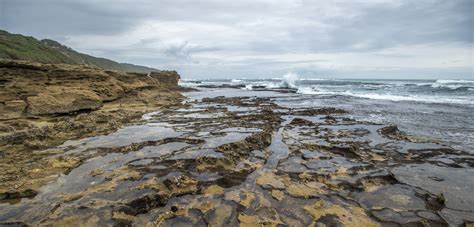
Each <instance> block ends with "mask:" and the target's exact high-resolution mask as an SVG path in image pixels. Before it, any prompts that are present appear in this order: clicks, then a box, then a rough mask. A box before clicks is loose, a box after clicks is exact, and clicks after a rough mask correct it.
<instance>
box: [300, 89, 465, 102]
mask: <svg viewBox="0 0 474 227" xmlns="http://www.w3.org/2000/svg"><path fill="white" fill-rule="evenodd" d="M297 93H300V94H306V95H344V96H352V97H358V98H366V99H375V100H389V101H413V102H425V103H455V104H471V105H472V104H474V100H473V99H466V98H463V97H442V96H428V95H394V94H378V93H357V92H351V91H328V90H324V89H321V88H314V87H300V88H298V91H297Z"/></svg>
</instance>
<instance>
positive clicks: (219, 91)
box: [180, 74, 474, 152]
mask: <svg viewBox="0 0 474 227" xmlns="http://www.w3.org/2000/svg"><path fill="white" fill-rule="evenodd" d="M180 84H181V85H182V86H187V87H195V88H198V89H200V90H209V91H212V92H213V93H215V95H224V96H229V95H234V96H269V97H274V98H275V99H276V102H277V103H278V104H279V105H282V106H286V107H320V106H330V107H336V108H342V109H345V110H347V111H349V112H350V114H351V115H352V116H351V117H353V118H355V119H357V120H361V121H369V122H373V123H380V124H395V125H397V126H398V127H399V128H400V129H401V130H403V131H405V132H407V133H409V134H413V135H416V136H420V137H424V138H429V139H434V140H439V141H441V142H443V143H445V144H448V145H450V146H452V147H453V148H456V149H461V150H466V151H469V152H474V114H473V113H474V80H386V79H304V78H303V79H302V78H298V77H297V76H296V75H293V74H288V75H285V76H283V77H282V78H273V79H207V80H186V79H184V80H181V82H180Z"/></svg>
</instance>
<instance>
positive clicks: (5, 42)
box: [0, 30, 158, 72]
mask: <svg viewBox="0 0 474 227" xmlns="http://www.w3.org/2000/svg"><path fill="white" fill-rule="evenodd" d="M0 58H6V59H15V60H28V61H34V62H41V63H65V64H85V65H89V66H94V67H99V68H103V69H108V70H118V71H127V72H150V71H158V70H157V69H153V68H148V67H145V66H139V65H133V64H126V63H118V62H115V61H112V60H109V59H106V58H97V57H93V56H90V55H87V54H82V53H79V52H77V51H75V50H73V49H71V48H69V47H67V46H64V45H62V44H60V43H58V42H56V41H54V40H50V39H44V40H41V41H40V40H37V39H35V38H33V37H30V36H23V35H19V34H11V33H8V32H6V31H2V30H0Z"/></svg>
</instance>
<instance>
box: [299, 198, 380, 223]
mask: <svg viewBox="0 0 474 227" xmlns="http://www.w3.org/2000/svg"><path fill="white" fill-rule="evenodd" d="M304 209H305V210H306V212H308V213H309V214H310V215H311V216H312V217H313V220H314V222H315V223H316V222H317V221H318V220H319V219H320V218H321V217H323V216H326V215H335V216H336V217H337V219H338V220H339V221H340V222H341V223H342V224H343V225H346V226H360V227H372V226H380V225H379V224H378V223H376V222H375V221H373V220H371V219H370V218H369V217H368V216H367V215H366V214H365V212H364V210H363V209H362V208H360V207H348V208H344V207H342V206H340V205H336V204H330V203H328V202H324V201H322V200H320V201H318V202H316V203H314V204H311V205H307V206H305V207H304ZM313 224H314V223H313Z"/></svg>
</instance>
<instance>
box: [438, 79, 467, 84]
mask: <svg viewBox="0 0 474 227" xmlns="http://www.w3.org/2000/svg"><path fill="white" fill-rule="evenodd" d="M435 83H438V84H473V83H474V80H436V82H435Z"/></svg>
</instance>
